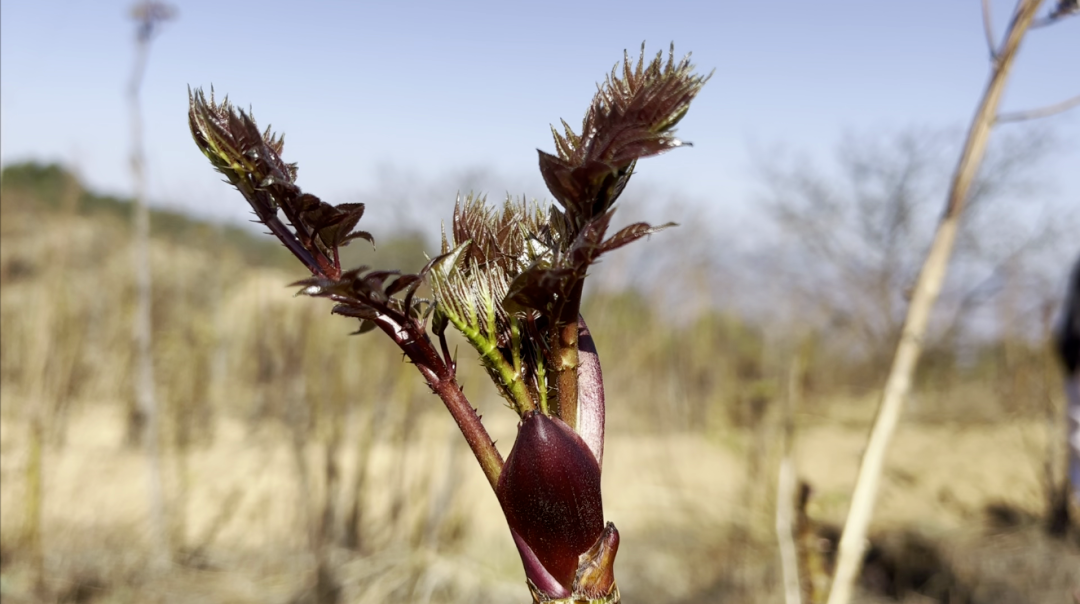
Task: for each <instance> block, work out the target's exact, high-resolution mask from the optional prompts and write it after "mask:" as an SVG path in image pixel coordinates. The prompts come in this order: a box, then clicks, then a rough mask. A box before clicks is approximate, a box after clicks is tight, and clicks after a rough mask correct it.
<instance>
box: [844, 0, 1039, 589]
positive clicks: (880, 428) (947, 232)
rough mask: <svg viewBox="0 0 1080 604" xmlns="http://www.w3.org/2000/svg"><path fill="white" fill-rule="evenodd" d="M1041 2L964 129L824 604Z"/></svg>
mask: <svg viewBox="0 0 1080 604" xmlns="http://www.w3.org/2000/svg"><path fill="white" fill-rule="evenodd" d="M1041 3H1042V0H1020V3H1019V4H1018V5H1017V8H1016V12H1015V13H1014V15H1013V19H1012V22H1011V23H1010V24H1009V28H1008V31H1007V32H1006V35H1005V42H1004V43H1003V44H1002V45H1001V48H1000V50H999V52H998V54H997V57H996V61H995V63H994V70H993V73H992V75H991V77H990V82H989V84H988V85H987V87H986V92H985V93H984V94H983V98H982V101H981V103H980V105H979V108H978V110H977V111H976V113H975V118H974V120H973V121H972V124H971V127H970V129H969V130H968V137H967V141H966V142H965V144H964V150H963V153H962V154H961V156H960V162H959V164H958V165H957V167H956V172H955V173H954V175H953V181H952V186H951V188H950V191H949V197H948V201H947V202H946V206H945V213H944V214H943V215H942V217H941V222H940V223H939V224H938V229H937V232H936V233H935V235H934V240H933V242H932V243H931V246H930V251H929V253H928V254H927V257H926V261H925V262H924V263H923V266H922V270H921V271H920V272H919V278H918V281H917V282H916V285H915V290H914V292H913V293H912V298H911V304H910V306H909V307H908V312H907V317H906V318H905V319H904V326H903V329H902V332H901V336H900V342H899V344H897V348H896V354H895V357H894V358H893V364H892V368H891V369H890V371H889V377H888V380H887V381H886V383H885V389H884V391H883V393H882V398H881V403H880V406H879V408H878V413H877V417H876V418H875V420H874V426H873V429H872V431H871V433H870V438H869V440H868V442H867V445H866V452H865V453H864V454H863V459H862V463H861V465H860V466H859V474H858V478H857V479H856V482H855V491H854V493H853V494H852V497H851V508H850V510H849V512H848V518H847V523H846V524H845V525H844V533H843V536H842V537H841V539H840V546H839V552H838V555H837V565H836V575H835V577H834V580H833V588H832V590H831V592H830V593H829V600H828V604H847V602H849V601H850V600H851V595H852V591H853V588H854V584H855V579H856V577H857V576H858V574H859V570H860V568H861V566H862V557H863V551H864V548H865V543H866V533H867V528H868V527H869V525H870V518H871V516H872V514H873V508H874V501H875V499H876V497H877V491H878V484H879V482H880V480H881V471H882V467H883V466H884V463H885V452H886V449H887V448H888V445H889V441H890V440H891V438H892V435H893V433H894V432H895V431H896V425H897V423H898V422H899V420H900V412H901V410H902V409H903V404H904V400H905V399H906V398H907V395H908V393H909V392H910V390H911V382H912V377H913V375H914V373H915V366H916V364H917V362H918V360H919V355H920V354H921V352H922V347H923V338H924V336H925V334H926V326H927V323H928V321H929V318H930V311H931V309H932V308H933V306H934V302H935V301H936V300H937V297H938V294H939V293H940V292H941V285H942V282H943V281H944V280H945V273H946V270H947V268H948V264H949V257H950V256H951V255H952V250H953V246H954V244H955V242H956V233H957V229H958V228H959V223H960V215H961V212H962V211H963V209H964V203H965V201H966V200H967V197H968V192H969V190H970V188H971V183H972V181H973V180H974V179H975V175H976V173H977V172H978V169H979V165H980V164H981V163H982V159H983V156H984V155H985V153H986V145H987V142H988V140H989V138H990V129H991V128H992V127H993V125H994V122H995V121H996V116H997V108H998V105H999V104H1000V102H1001V95H1002V92H1003V91H1004V90H1005V83H1006V81H1007V80H1008V77H1009V72H1010V70H1011V68H1012V64H1013V61H1014V59H1015V58H1016V53H1017V50H1018V49H1019V48H1020V42H1021V40H1023V38H1024V34H1025V33H1026V32H1027V30H1028V28H1029V27H1030V26H1031V23H1032V20H1033V19H1034V17H1035V13H1036V11H1037V10H1038V8H1039V5H1040V4H1041Z"/></svg>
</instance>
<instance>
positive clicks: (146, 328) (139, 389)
mask: <svg viewBox="0 0 1080 604" xmlns="http://www.w3.org/2000/svg"><path fill="white" fill-rule="evenodd" d="M175 13H176V11H175V9H173V8H172V7H171V6H169V5H166V4H163V3H160V2H151V1H149V0H147V1H144V2H140V3H139V4H136V5H134V6H133V7H132V8H131V17H132V18H133V19H134V20H135V22H136V24H137V29H136V33H135V65H134V68H133V69H132V72H131V80H130V82H129V83H128V89H127V95H128V103H129V114H130V116H131V117H130V119H131V175H132V179H133V181H134V184H135V204H134V205H135V207H134V211H133V212H132V216H133V219H134V225H135V233H134V240H133V244H132V251H133V257H134V263H135V287H136V293H135V296H136V299H135V321H134V326H133V336H134V340H135V358H134V363H135V367H134V371H133V374H134V376H135V404H136V409H137V410H138V415H137V421H136V422H135V425H137V426H138V427H139V429H140V430H141V436H140V437H139V439H140V440H141V441H142V445H143V447H144V448H145V449H146V459H147V463H148V465H149V467H148V477H149V497H150V530H151V535H152V536H151V541H152V547H153V550H154V553H153V561H152V566H157V567H161V566H164V565H165V564H167V563H168V560H169V557H170V554H169V543H168V531H167V530H166V527H165V501H164V494H163V489H162V477H161V465H162V464H161V451H160V445H159V440H160V438H159V431H160V430H159V426H158V405H157V397H156V395H155V392H154V360H153V355H152V348H151V321H150V318H151V317H150V310H151V309H150V301H151V295H150V294H151V292H150V285H151V280H150V210H149V208H147V205H146V167H145V161H146V160H145V153H144V151H143V141H142V112H141V108H140V105H139V90H140V88H141V87H142V80H143V75H144V74H145V73H146V61H147V58H148V55H149V52H150V41H151V40H152V39H153V36H154V33H155V32H156V31H157V28H158V26H159V25H160V24H161V23H162V22H163V21H167V20H169V19H171V18H173V17H174V16H175ZM130 428H131V424H130V423H129V430H130Z"/></svg>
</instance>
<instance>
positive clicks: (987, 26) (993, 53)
mask: <svg viewBox="0 0 1080 604" xmlns="http://www.w3.org/2000/svg"><path fill="white" fill-rule="evenodd" d="M982 16H983V30H984V31H985V32H986V47H987V49H988V50H989V51H990V60H991V61H993V62H994V63H997V60H998V53H997V44H995V43H994V24H993V22H992V18H993V15H991V13H990V0H982Z"/></svg>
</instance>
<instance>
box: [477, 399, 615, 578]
mask: <svg viewBox="0 0 1080 604" xmlns="http://www.w3.org/2000/svg"><path fill="white" fill-rule="evenodd" d="M495 492H496V494H497V495H498V497H499V502H500V503H501V504H502V508H503V513H504V514H505V515H506V521H507V524H509V525H510V530H511V533H512V534H513V535H514V540H515V543H516V544H517V545H518V551H519V553H520V554H521V557H522V562H523V563H524V566H525V573H526V576H527V577H528V579H529V581H530V582H532V584H533V585H535V586H536V587H537V588H538V589H540V590H541V591H542V592H544V593H545V594H546V595H547V596H549V597H566V596H568V595H570V591H571V590H572V589H573V587H574V579H575V577H576V575H577V572H578V564H579V559H578V558H579V556H581V555H582V554H585V553H587V552H588V551H589V550H590V548H591V547H593V546H594V545H595V544H596V543H597V540H598V539H599V538H600V537H601V535H602V534H603V533H604V508H603V503H602V501H601V497H600V466H599V464H598V463H597V461H596V458H595V457H594V456H593V452H592V451H590V450H589V447H588V445H586V444H585V441H583V440H582V439H581V437H580V436H578V435H577V434H576V433H575V432H574V431H573V430H572V429H570V426H568V425H566V424H565V423H564V422H563V421H562V420H560V419H558V418H551V417H548V416H546V415H543V414H542V413H537V412H532V413H526V414H525V415H524V416H523V417H522V420H521V425H520V426H519V427H518V435H517V440H515V441H514V448H513V450H512V451H511V452H510V456H509V457H508V458H507V459H506V464H505V465H504V466H503V469H502V474H501V475H500V476H499V484H498V486H497V487H496V489H495ZM616 540H617V537H616ZM616 545H617V541H616ZM523 546H524V547H523ZM537 564H539V568H537ZM541 571H543V572H541ZM556 585H557V586H558V587H560V588H561V590H556V589H555V587H556ZM564 592H565V593H564Z"/></svg>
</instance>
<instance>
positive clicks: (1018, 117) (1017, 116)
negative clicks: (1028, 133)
mask: <svg viewBox="0 0 1080 604" xmlns="http://www.w3.org/2000/svg"><path fill="white" fill-rule="evenodd" d="M1076 106H1080V94H1078V95H1076V96H1074V97H1072V98H1071V99H1065V100H1064V101H1061V102H1060V103H1055V104H1053V105H1047V106H1046V107H1040V108H1038V109H1029V110H1027V111H1012V112H1010V113H1000V114H998V116H997V119H996V120H994V121H996V122H997V123H999V124H1003V123H1006V122H1022V121H1026V120H1034V119H1039V118H1042V117H1050V116H1051V115H1057V114H1059V113H1063V112H1065V111H1068V110H1070V109H1072V108H1073V107H1076Z"/></svg>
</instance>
